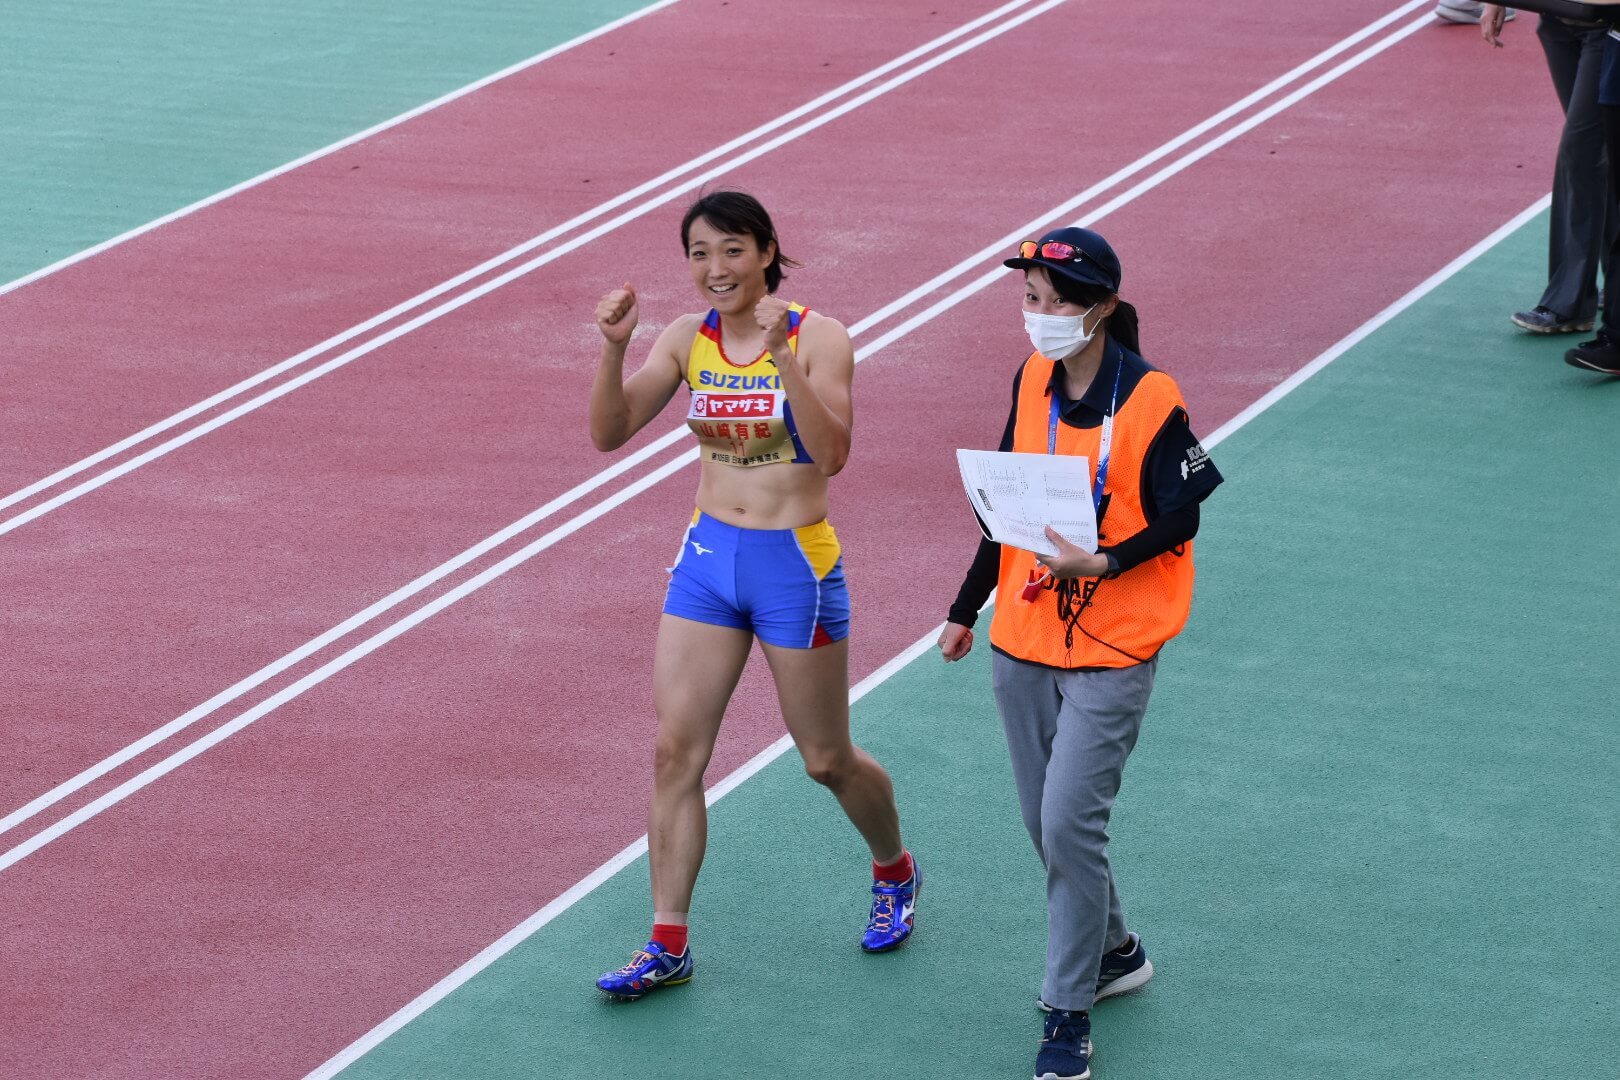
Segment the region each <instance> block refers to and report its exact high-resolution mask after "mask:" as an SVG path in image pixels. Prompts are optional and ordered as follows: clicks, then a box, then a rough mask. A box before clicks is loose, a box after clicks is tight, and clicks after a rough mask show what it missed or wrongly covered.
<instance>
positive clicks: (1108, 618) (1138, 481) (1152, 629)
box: [990, 352, 1193, 669]
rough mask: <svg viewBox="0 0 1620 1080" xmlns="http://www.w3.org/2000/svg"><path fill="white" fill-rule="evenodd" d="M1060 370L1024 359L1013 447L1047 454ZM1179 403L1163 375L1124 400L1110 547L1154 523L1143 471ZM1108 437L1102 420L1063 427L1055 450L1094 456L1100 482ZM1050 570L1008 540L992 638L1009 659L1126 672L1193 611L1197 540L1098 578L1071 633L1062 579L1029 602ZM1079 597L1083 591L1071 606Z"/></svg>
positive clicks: (1106, 533) (1036, 358)
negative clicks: (1052, 393)
mask: <svg viewBox="0 0 1620 1080" xmlns="http://www.w3.org/2000/svg"><path fill="white" fill-rule="evenodd" d="M1121 362H1123V360H1121ZM1053 366H1054V361H1051V360H1048V359H1047V358H1046V357H1044V356H1042V355H1041V354H1040V353H1038V352H1037V353H1034V354H1033V355H1031V356H1030V358H1029V359H1028V360H1027V361H1025V363H1024V374H1023V378H1022V380H1021V381H1020V383H1019V389H1018V402H1017V406H1016V409H1017V412H1016V418H1015V419H1014V421H1013V452H1014V453H1021V454H1044V453H1046V451H1047V432H1048V426H1049V423H1050V420H1051V411H1050V410H1051V406H1050V403H1049V402H1048V400H1047V382H1048V381H1049V380H1050V379H1051V377H1052V368H1053ZM1178 408H1180V409H1185V408H1186V406H1185V404H1184V403H1183V402H1182V399H1181V391H1180V390H1179V389H1178V388H1177V387H1176V383H1175V380H1174V379H1172V378H1170V376H1168V375H1166V374H1165V373H1164V372H1162V371H1150V372H1148V374H1146V375H1145V376H1143V377H1142V380H1141V381H1140V382H1138V383H1137V384H1136V388H1135V389H1134V390H1133V391H1132V392H1131V394H1130V396H1129V397H1127V398H1126V399H1125V400H1124V401H1122V402H1120V403H1119V406H1118V409H1117V411H1116V412H1115V414H1114V434H1113V443H1112V446H1111V448H1110V450H1109V465H1108V477H1107V481H1106V490H1105V493H1104V494H1105V496H1106V498H1107V500H1108V502H1107V504H1106V507H1105V513H1104V515H1103V520H1102V521H1101V522H1100V523H1099V524H1100V530H1099V535H1098V539H1099V541H1100V543H1101V544H1103V545H1104V546H1106V545H1108V544H1109V543H1117V542H1119V541H1121V540H1125V539H1127V538H1128V537H1131V536H1134V535H1135V534H1136V533H1138V532H1141V531H1142V529H1144V528H1146V527H1147V516H1146V514H1145V513H1144V511H1143V509H1142V475H1143V468H1144V465H1145V463H1146V460H1147V454H1148V450H1149V449H1150V447H1151V446H1152V444H1153V438H1154V436H1156V435H1157V434H1158V433H1159V429H1160V428H1162V427H1163V426H1164V423H1165V421H1166V420H1167V419H1169V417H1170V415H1171V413H1173V412H1174V411H1175V410H1176V409H1178ZM1101 442H1102V427H1101V425H1099V426H1097V427H1094V428H1077V427H1073V426H1071V425H1069V424H1066V423H1062V422H1060V423H1059V424H1058V431H1057V452H1058V453H1060V454H1069V455H1074V456H1081V455H1083V456H1085V457H1086V458H1088V459H1090V461H1091V469H1092V480H1093V482H1095V480H1096V475H1097V474H1096V469H1097V452H1098V449H1099V448H1100V444H1101ZM1088 494H1089V492H1088ZM1044 572H1045V567H1043V566H1041V565H1040V564H1039V563H1037V562H1036V561H1035V556H1034V554H1033V553H1031V552H1028V551H1025V550H1023V549H1022V548H1015V547H1013V546H1011V545H1010V544H1003V545H1002V546H1001V577H1000V583H999V589H1000V591H999V592H998V593H997V599H996V612H995V617H994V618H993V619H992V620H991V623H990V643H991V644H992V645H994V646H995V647H996V648H998V649H1000V650H1001V651H1002V652H1004V653H1007V654H1008V655H1010V656H1014V657H1017V658H1018V659H1020V660H1028V661H1030V662H1032V663H1037V664H1044V665H1046V666H1047V667H1054V668H1069V669H1072V668H1120V667H1129V666H1131V665H1132V664H1137V663H1142V662H1144V661H1147V660H1151V659H1152V658H1153V656H1154V655H1155V654H1156V653H1157V652H1158V651H1159V649H1160V647H1162V646H1163V645H1164V643H1165V642H1167V641H1169V640H1170V639H1171V638H1173V637H1175V636H1176V634H1178V633H1180V631H1181V628H1182V627H1183V626H1185V625H1186V623H1187V613H1188V611H1189V610H1191V608H1192V588H1193V554H1192V544H1191V543H1188V544H1186V545H1184V546H1182V547H1180V548H1176V549H1172V550H1171V551H1167V552H1165V553H1164V554H1162V555H1159V556H1156V557H1155V558H1152V559H1149V560H1148V561H1147V562H1145V563H1142V564H1141V565H1140V566H1136V567H1133V568H1131V569H1130V570H1128V571H1126V572H1125V573H1123V574H1121V575H1120V576H1119V577H1117V578H1114V579H1113V580H1111V581H1096V582H1095V584H1096V591H1095V592H1094V593H1093V594H1092V600H1091V604H1090V606H1088V607H1087V608H1086V609H1085V611H1084V613H1083V614H1082V615H1081V617H1080V620H1079V622H1078V623H1077V624H1075V626H1074V628H1073V632H1072V633H1070V632H1069V629H1068V628H1067V627H1066V626H1065V625H1064V619H1063V616H1062V614H1061V609H1060V604H1059V600H1058V595H1057V589H1056V588H1055V586H1056V585H1057V582H1055V581H1048V582H1047V583H1046V586H1045V587H1044V588H1043V589H1042V590H1041V592H1040V594H1039V595H1038V596H1037V597H1036V598H1035V599H1034V600H1025V599H1023V598H1022V593H1023V592H1024V588H1025V586H1026V585H1028V584H1029V583H1030V582H1031V581H1034V580H1036V579H1037V578H1039V577H1040V576H1041V574H1042V573H1044ZM1074 584H1075V585H1081V584H1082V583H1080V582H1076V583H1074ZM1078 602H1079V598H1078V594H1077V595H1076V596H1075V599H1074V603H1076V604H1078Z"/></svg>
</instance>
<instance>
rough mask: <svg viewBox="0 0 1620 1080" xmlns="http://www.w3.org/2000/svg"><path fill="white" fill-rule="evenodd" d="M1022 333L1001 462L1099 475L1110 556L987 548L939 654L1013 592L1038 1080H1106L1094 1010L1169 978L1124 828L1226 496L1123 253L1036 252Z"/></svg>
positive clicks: (1014, 711) (1009, 669) (1001, 657)
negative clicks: (1129, 287)
mask: <svg viewBox="0 0 1620 1080" xmlns="http://www.w3.org/2000/svg"><path fill="white" fill-rule="evenodd" d="M1006 265H1007V266H1009V267H1013V268H1015V269H1021V270H1023V271H1024V323H1025V327H1026V329H1027V331H1028V333H1029V337H1030V341H1031V342H1032V343H1033V344H1034V346H1035V349H1036V351H1035V352H1034V353H1033V354H1032V355H1031V356H1030V357H1029V359H1028V360H1026V361H1024V363H1023V365H1022V367H1021V368H1020V369H1019V372H1018V375H1017V376H1016V377H1015V378H1014V380H1013V405H1012V412H1011V414H1010V415H1009V416H1008V417H1007V428H1006V431H1005V433H1004V434H1003V435H1002V439H1001V449H1002V450H1003V451H1013V452H1017V453H1030V454H1070V455H1077V456H1079V455H1083V456H1085V457H1086V458H1087V459H1089V461H1090V462H1091V467H1092V476H1093V486H1092V491H1091V496H1092V501H1093V505H1094V507H1095V509H1096V512H1097V521H1098V538H1099V546H1098V549H1097V551H1096V552H1095V553H1092V552H1088V551H1085V550H1083V549H1081V548H1078V547H1076V546H1075V545H1073V544H1071V543H1069V542H1068V541H1066V540H1064V539H1063V538H1062V537H1061V536H1059V535H1058V534H1057V533H1056V532H1055V531H1053V530H1052V529H1050V528H1049V529H1047V537H1048V538H1049V539H1050V540H1051V541H1052V543H1053V545H1054V546H1055V547H1056V549H1057V554H1055V555H1035V554H1032V553H1031V552H1028V551H1022V550H1019V549H1016V548H1012V547H1002V546H1001V545H999V544H995V543H992V542H990V541H988V540H986V541H984V542H983V543H981V544H980V546H979V553H978V557H977V558H975V559H974V561H973V566H972V568H971V569H970V570H969V571H968V575H967V579H966V580H965V581H964V582H963V583H962V589H961V592H960V593H959V594H958V596H957V598H956V603H955V604H953V605H952V607H951V610H950V616H949V620H948V621H947V623H946V625H945V630H944V633H942V634H941V635H940V639H939V647H940V651H941V652H942V653H943V654H944V657H945V659H946V660H960V659H961V658H962V657H964V656H966V655H967V653H968V650H969V649H971V648H972V647H973V630H972V627H973V624H974V622H975V620H976V619H977V616H978V611H979V608H980V607H982V606H983V605H984V602H985V601H986V600H987V599H988V598H989V596H990V592H991V590H992V589H994V588H997V587H998V584H999V589H1000V591H999V593H998V599H997V602H996V612H995V616H994V618H993V619H992V621H991V624H990V645H991V648H992V649H993V650H994V651H995V655H994V657H993V658H992V661H991V663H992V665H993V672H994V685H995V694H996V704H997V706H998V708H999V709H1000V712H1001V718H1002V724H1003V726H1004V727H1005V729H1006V733H1007V747H1008V749H1009V751H1010V752H1011V755H1012V765H1013V776H1014V779H1015V780H1016V782H1017V785H1018V798H1019V802H1020V804H1021V806H1022V810H1023V816H1024V824H1025V826H1026V827H1027V828H1028V829H1029V835H1030V837H1031V838H1032V839H1033V840H1034V841H1035V850H1036V851H1037V852H1038V853H1039V854H1040V856H1041V860H1042V862H1044V863H1045V865H1046V881H1047V953H1046V980H1045V983H1044V984H1043V986H1042V989H1041V997H1040V1002H1039V1003H1040V1006H1041V1008H1042V1009H1043V1010H1046V1011H1047V1016H1046V1021H1045V1030H1044V1033H1043V1037H1042V1041H1041V1049H1040V1053H1039V1056H1038V1057H1037V1059H1036V1064H1035V1077H1036V1080H1083V1078H1085V1077H1089V1076H1090V1075H1091V1071H1090V1058H1091V1040H1090V1034H1091V1019H1090V1013H1089V1010H1090V1009H1091V1006H1092V1003H1093V1002H1095V1001H1096V1000H1098V999H1100V998H1104V997H1108V996H1110V995H1112V994H1119V993H1123V992H1125V991H1126V990H1132V989H1135V988H1136V987H1138V986H1141V985H1142V984H1143V983H1145V982H1147V980H1148V979H1149V978H1150V977H1151V976H1152V974H1153V966H1152V965H1151V964H1149V963H1148V959H1147V952H1146V951H1145V950H1144V949H1143V948H1142V941H1141V939H1140V938H1139V937H1137V936H1136V935H1135V934H1133V933H1130V932H1129V931H1127V930H1126V928H1125V917H1124V915H1123V913H1122V912H1121V910H1120V903H1119V896H1118V894H1117V893H1116V892H1115V889H1114V878H1113V874H1112V872H1111V871H1110V869H1109V865H1108V816H1109V813H1110V811H1111V810H1112V809H1113V805H1114V796H1115V795H1116V794H1117V793H1118V791H1119V784H1120V776H1121V773H1122V772H1123V770H1124V768H1125V759H1126V757H1127V756H1128V755H1129V754H1130V752H1131V748H1132V747H1133V746H1135V744H1136V736H1137V732H1138V730H1139V729H1140V727H1141V723H1142V715H1143V713H1145V712H1146V711H1147V704H1148V694H1149V692H1150V691H1151V690H1152V688H1153V675H1154V671H1155V670H1156V669H1157V667H1158V656H1159V649H1160V647H1161V646H1162V645H1163V644H1164V643H1165V642H1166V641H1168V640H1169V639H1170V638H1172V637H1173V636H1175V634H1176V633H1177V632H1178V631H1180V629H1181V627H1182V625H1183V624H1184V623H1185V622H1186V619H1187V612H1188V608H1189V606H1190V604H1191V602H1192V583H1193V559H1192V538H1193V534H1195V533H1196V532H1197V531H1198V504H1199V503H1200V502H1201V501H1202V500H1203V499H1204V497H1205V496H1207V495H1208V494H1209V493H1210V492H1211V491H1213V490H1214V489H1215V486H1216V485H1217V484H1219V483H1220V482H1221V476H1220V473H1218V472H1217V471H1216V469H1215V466H1214V465H1213V464H1212V463H1211V462H1210V460H1209V456H1208V455H1207V454H1206V453H1204V450H1203V447H1202V446H1200V445H1199V443H1198V440H1197V438H1195V437H1194V436H1193V433H1192V430H1191V428H1190V426H1189V424H1188V421H1187V410H1186V406H1185V405H1184V404H1183V403H1182V400H1181V392H1180V391H1179V390H1178V389H1177V388H1176V384H1175V381H1174V380H1172V379H1171V378H1170V376H1168V375H1166V374H1165V373H1164V372H1162V371H1159V370H1157V369H1155V368H1153V367H1151V366H1150V365H1149V364H1148V363H1147V362H1146V361H1145V360H1143V359H1142V357H1141V356H1140V355H1139V353H1138V349H1139V346H1138V342H1137V330H1136V311H1135V309H1134V308H1132V307H1131V305H1129V304H1126V303H1124V302H1122V301H1121V300H1120V299H1119V285H1120V266H1119V259H1118V258H1117V257H1116V256H1115V255H1114V252H1113V249H1112V248H1110V247H1109V246H1108V243H1107V241H1105V240H1104V239H1103V238H1102V237H1101V236H1098V235H1097V234H1096V233H1094V232H1091V231H1089V230H1086V229H1079V228H1066V229H1057V230H1055V231H1053V232H1049V233H1047V234H1046V235H1045V236H1043V237H1041V239H1040V240H1038V241H1025V242H1024V243H1023V244H1021V245H1020V246H1019V250H1018V254H1017V256H1016V257H1014V258H1011V259H1008V260H1007V261H1006Z"/></svg>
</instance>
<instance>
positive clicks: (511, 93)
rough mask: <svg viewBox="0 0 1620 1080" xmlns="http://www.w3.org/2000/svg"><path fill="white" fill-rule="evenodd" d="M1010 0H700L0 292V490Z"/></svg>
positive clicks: (364, 316)
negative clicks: (0, 389)
mask: <svg viewBox="0 0 1620 1080" xmlns="http://www.w3.org/2000/svg"><path fill="white" fill-rule="evenodd" d="M999 2H1000V0H973V2H972V3H969V4H954V5H942V4H940V3H938V2H936V0H885V2H884V3H882V4H872V3H869V2H867V0H777V2H775V3H770V4H766V3H749V4H743V3H736V4H728V3H726V2H725V0H683V2H682V3H680V4H677V5H674V6H672V7H670V8H666V9H664V10H661V11H657V12H653V13H651V14H649V15H647V16H646V17H644V18H642V19H640V20H638V21H636V22H634V23H631V24H630V25H628V26H625V27H623V28H621V29H619V30H617V31H615V32H614V33H612V34H611V35H607V36H605V37H602V38H598V39H595V40H593V41H590V42H586V43H584V44H582V45H580V46H577V47H575V48H573V49H571V50H569V51H567V52H564V53H562V54H559V55H558V56H555V57H553V58H552V59H550V60H547V61H545V62H544V63H541V64H537V65H535V66H533V67H531V68H528V69H526V70H524V71H521V72H518V73H516V74H514V75H511V76H508V77H507V78H505V79H503V80H501V81H499V82H497V83H495V84H493V85H491V86H488V87H486V88H484V89H482V90H480V91H478V92H476V93H473V94H469V95H467V96H465V97H462V98H459V99H457V100H456V101H453V102H450V103H447V104H445V105H443V106H441V107H439V108H437V109H435V110H433V111H431V112H429V113H426V114H424V115H423V116H420V117H417V118H415V119H413V120H411V121H410V122H408V123H406V124H402V125H400V126H398V127H396V128H392V129H390V130H389V131H386V132H383V133H381V134H379V135H377V136H375V137H373V138H370V139H367V140H365V141H363V142H360V143H357V144H355V145H354V146H351V147H348V148H346V149H344V150H341V151H338V152H336V153H334V154H330V155H328V156H326V157H324V158H321V159H319V160H317V161H315V162H312V163H310V164H308V165H305V166H303V167H301V168H299V169H296V170H294V171H292V172H290V173H288V174H286V175H284V176H281V177H278V178H276V179H274V180H272V181H270V182H267V183H265V184H261V185H259V186H257V187H254V188H251V189H249V190H247V191H245V192H243V193H241V194H238V195H235V196H232V197H231V198H230V199H228V200H225V201H224V202H222V203H218V204H216V205H214V206H211V207H208V208H206V209H204V210H202V211H199V212H198V213H195V214H192V215H190V216H188V217H185V218H182V219H180V220H179V221H176V222H174V223H173V224H170V225H167V226H165V227H164V228H162V229H158V230H156V231H155V232H152V233H149V234H147V235H146V236H143V237H141V238H140V239H139V241H138V242H136V243H127V244H123V245H120V246H119V247H117V248H114V249H112V250H110V251H107V252H105V253H103V254H101V255H98V256H96V257H95V258H93V259H90V260H87V261H85V262H83V263H79V264H76V265H75V266H72V267H70V268H67V269H64V270H62V271H59V272H57V273H56V274H53V275H52V276H50V277H48V278H45V279H43V280H41V281H39V282H37V283H34V284H31V285H28V286H26V287H24V288H22V289H20V290H18V291H16V292H14V293H10V294H7V295H6V296H4V297H0V341H4V342H5V343H6V358H5V372H6V383H7V385H6V393H5V394H4V396H3V397H0V496H3V495H9V494H10V493H12V492H13V491H17V490H20V489H21V488H23V487H24V486H25V485H27V484H30V483H32V482H33V481H35V480H38V479H40V478H42V477H44V476H47V475H49V474H51V473H53V472H55V471H56V470H58V469H60V468H63V467H64V466H67V465H70V464H72V463H73V462H75V461H77V460H79V459H80V458H82V457H84V456H86V455H88V454H91V453H94V452H96V451H99V450H101V449H102V448H104V447H106V446H110V445H112V444H114V443H116V442H118V441H120V440H121V439H123V438H124V437H126V436H128V435H131V434H133V433H134V432H136V431H138V430H141V429H143V428H145V427H146V426H147V425H149V424H151V423H154V422H156V421H158V420H161V419H163V418H165V417H167V416H169V415H171V414H172V413H174V412H176V411H178V410H180V409H182V408H184V407H186V406H189V405H191V404H193V403H194V402H197V401H201V400H203V399H205V398H207V397H209V396H211V395H213V394H214V393H216V392H218V391H220V390H223V389H224V388H226V387H228V386H230V385H232V384H234V383H235V382H237V381H238V380H240V379H243V378H246V377H247V376H249V375H252V374H255V373H257V372H259V371H261V370H263V369H265V368H267V367H270V366H271V365H272V364H275V363H279V362H280V361H282V360H284V359H286V358H288V357H290V356H293V355H294V354H296V353H299V352H301V351H302V350H304V349H307V348H309V347H311V346H313V345H315V344H317V343H318V342H320V341H323V340H325V339H326V338H327V337H329V336H331V335H333V334H336V333H339V332H341V331H343V330H345V329H347V328H349V327H350V326H353V325H355V324H357V323H360V322H362V321H364V320H366V319H369V318H371V317H372V316H374V315H377V314H379V313H380V312H382V311H385V310H387V309H388V308H390V307H392V306H393V305H394V304H396V303H398V302H400V301H402V300H405V299H407V298H409V297H411V296H414V295H416V294H417V293H418V292H421V291H422V290H424V289H427V288H430V287H432V286H434V285H436V284H438V283H439V282H440V281H442V280H444V279H446V278H449V277H452V276H454V275H455V274H459V273H461V272H462V271H464V270H468V269H470V268H472V267H473V266H476V265H478V264H479V263H481V262H483V261H484V260H485V259H487V258H490V257H491V256H493V255H495V254H497V253H499V252H501V251H504V250H506V249H507V248H509V247H512V246H514V245H516V244H518V243H521V242H522V241H524V240H527V239H528V238H529V237H531V236H535V235H537V234H539V233H541V232H543V231H545V230H546V229H547V228H549V227H551V226H553V225H556V224H559V223H561V222H563V221H566V220H568V219H570V218H572V217H574V216H575V215H577V214H580V213H583V212H585V211H587V210H590V209H591V208H593V207H595V206H597V205H598V204H600V203H601V202H603V201H605V200H607V199H609V198H611V197H613V196H615V195H618V194H619V193H620V192H623V191H627V190H629V189H631V188H634V187H636V186H637V185H638V184H640V183H642V182H643V181H645V180H649V179H651V178H652V177H654V176H658V175H660V174H661V173H663V172H664V171H666V170H668V169H670V168H673V167H675V166H677V165H680V164H681V163H683V162H685V161H687V160H688V159H690V158H692V157H694V156H696V155H698V154H700V153H703V152H704V151H707V150H709V149H711V148H712V147H715V146H718V145H721V144H723V143H725V142H727V141H729V140H730V139H732V138H734V137H736V136H737V135H740V134H742V133H743V132H746V131H749V130H752V129H753V128H754V127H756V126H758V125H760V124H763V123H766V122H768V121H770V120H772V119H774V118H776V117H777V116H779V115H781V114H782V113H784V112H787V111H789V110H791V109H793V108H796V107H798V106H799V105H801V104H803V103H805V102H807V101H810V100H812V99H813V98H815V97H817V96H819V95H820V94H822V93H825V92H826V91H828V90H831V89H832V88H834V87H836V86H838V85H840V84H842V83H844V82H846V81H848V80H849V79H852V78H854V77H856V76H858V75H860V74H863V73H864V72H866V71H869V70H871V69H872V68H874V67H877V66H879V65H880V64H883V63H886V62H887V61H889V60H891V59H893V58H895V57H897V56H900V55H902V54H904V53H906V52H908V51H909V50H911V49H913V48H915V47H916V46H918V45H921V44H923V43H924V42H926V41H929V40H931V39H933V38H934V37H937V36H939V35H940V34H943V33H946V32H947V31H948V30H950V29H952V28H954V27H956V26H958V25H960V24H962V23H966V22H968V21H970V20H971V19H972V18H974V17H977V16H978V15H980V14H982V13H984V12H988V11H991V10H993V9H994V8H996V7H997V6H999ZM784 25H788V26H791V27H793V33H792V38H793V40H794V41H795V42H796V46H795V48H793V49H791V50H789V51H787V52H786V53H785V54H783V55H782V56H780V57H778V58H776V59H775V60H774V61H773V63H772V64H770V65H759V64H750V63H742V62H738V60H737V58H739V57H744V56H749V55H752V54H754V53H756V52H757V50H758V47H759V43H760V42H761V41H765V40H774V39H776V38H778V37H780V34H781V28H782V26H784ZM721 58H726V59H721ZM694 63H696V66H697V68H698V69H699V71H701V73H702V75H701V77H694ZM648 87H658V88H660V89H659V92H657V93H648V92H646V90H645V88H648ZM676 132H678V133H679V137H678V138H677V137H672V136H673V135H674V134H675V133H676ZM609 133H611V134H609ZM671 250H675V251H678V250H679V248H678V246H674V245H671V244H669V242H668V240H667V238H666V239H665V242H664V243H663V244H661V245H660V251H661V252H664V253H667V252H669V251H671ZM5 516H10V515H9V514H6V515H5Z"/></svg>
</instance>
